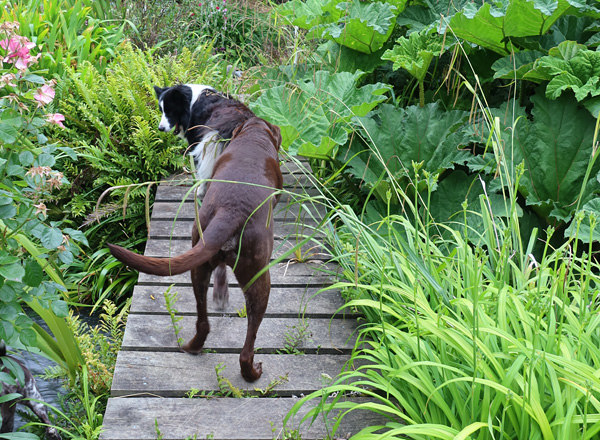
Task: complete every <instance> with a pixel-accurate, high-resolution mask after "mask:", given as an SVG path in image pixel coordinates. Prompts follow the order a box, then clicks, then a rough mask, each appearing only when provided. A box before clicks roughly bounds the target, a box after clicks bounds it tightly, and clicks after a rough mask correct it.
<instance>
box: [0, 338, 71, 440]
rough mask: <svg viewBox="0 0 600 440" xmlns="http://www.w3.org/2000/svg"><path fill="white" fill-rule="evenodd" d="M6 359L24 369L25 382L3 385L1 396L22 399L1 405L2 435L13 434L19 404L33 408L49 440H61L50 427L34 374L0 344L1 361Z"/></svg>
mask: <svg viewBox="0 0 600 440" xmlns="http://www.w3.org/2000/svg"><path fill="white" fill-rule="evenodd" d="M5 358H9V359H10V360H12V361H13V362H15V363H17V364H18V365H19V366H20V367H21V368H22V369H23V373H24V381H23V383H20V381H19V379H15V383H14V384H11V383H5V382H2V383H1V387H2V389H1V391H0V396H5V395H7V394H12V393H17V394H20V395H21V396H22V397H21V398H18V399H15V400H11V401H9V402H4V403H2V405H0V411H1V413H2V428H0V433H7V432H13V430H14V423H15V412H16V409H17V404H18V403H20V404H22V405H26V406H28V407H29V408H31V410H32V411H33V412H34V413H35V415H36V416H37V417H38V418H39V419H40V421H41V422H42V423H44V424H45V425H46V438H47V439H48V440H61V437H60V434H59V433H58V430H57V429H56V428H55V427H53V426H50V419H49V418H48V412H47V411H46V406H45V405H44V404H43V403H41V402H42V401H43V398H42V395H41V394H40V392H39V391H38V389H37V386H36V385H35V378H34V377H33V374H31V371H29V369H28V368H27V367H26V366H25V365H24V364H23V362H21V361H19V360H18V359H15V358H14V357H12V356H7V355H6V346H5V345H4V342H0V359H5ZM2 371H3V372H4V373H10V371H9V369H8V368H6V367H2Z"/></svg>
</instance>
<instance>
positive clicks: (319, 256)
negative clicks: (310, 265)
mask: <svg viewBox="0 0 600 440" xmlns="http://www.w3.org/2000/svg"><path fill="white" fill-rule="evenodd" d="M295 246H296V239H293V240H277V241H275V243H274V247H273V258H279V257H281V256H283V255H284V254H286V253H287V254H289V252H290V250H292V249H293V248H294V247H295ZM191 248H192V240H191V238H189V237H186V238H185V239H184V240H181V239H171V238H169V237H167V238H163V239H156V238H152V239H150V240H148V241H147V242H146V249H145V251H144V255H146V256H150V257H162V256H164V255H173V256H175V255H180V254H183V253H184V252H186V251H189V250H190V249H191ZM297 251H298V252H300V255H302V258H306V259H310V260H319V261H328V260H330V259H331V255H330V254H329V252H328V251H327V250H326V249H325V248H324V247H323V246H322V245H320V243H318V242H314V241H310V242H308V243H306V244H304V245H303V246H302V247H300V248H299V249H297ZM296 258H297V257H296V251H294V252H293V253H291V254H289V255H288V256H287V257H286V261H287V260H296Z"/></svg>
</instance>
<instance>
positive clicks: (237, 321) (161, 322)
mask: <svg viewBox="0 0 600 440" xmlns="http://www.w3.org/2000/svg"><path fill="white" fill-rule="evenodd" d="M304 323H305V325H306V326H307V327H306V330H305V331H304V332H303V334H304V335H305V337H304V338H298V339H299V343H298V344H297V348H298V350H301V351H304V352H305V353H307V354H312V353H317V352H318V353H325V354H327V353H331V354H336V353H339V352H343V353H349V352H350V351H351V349H352V348H353V347H354V340H355V330H356V328H357V325H358V324H357V321H356V319H351V318H349V319H336V320H329V319H321V318H311V319H306V320H304ZM209 324H210V329H211V330H210V334H209V335H208V337H207V339H206V343H205V344H204V347H205V349H207V350H214V351H217V352H220V353H232V352H233V353H239V352H240V351H241V349H242V346H243V345H244V339H245V337H246V327H247V320H246V318H239V317H211V318H210V319H209ZM178 325H179V326H180V327H181V330H180V333H179V337H180V338H183V340H184V341H188V340H189V339H190V338H191V337H192V336H193V335H194V334H195V325H196V317H194V316H183V317H182V319H181V321H179V322H178ZM301 327H302V321H301V320H300V319H299V318H265V319H263V322H262V324H261V326H260V328H259V329H258V335H257V337H256V344H255V346H256V347H257V348H258V349H259V350H258V352H260V353H277V352H278V351H279V350H282V349H283V348H284V347H285V346H286V336H288V337H289V336H298V334H299V330H298V329H299V328H301ZM121 350H142V351H179V347H178V345H177V338H176V337H175V332H174V330H173V325H172V323H171V319H170V317H169V316H166V315H137V314H136V315H130V316H129V318H128V320H127V326H126V328H125V335H124V336H123V344H122V346H121Z"/></svg>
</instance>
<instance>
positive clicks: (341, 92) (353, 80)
mask: <svg viewBox="0 0 600 440" xmlns="http://www.w3.org/2000/svg"><path fill="white" fill-rule="evenodd" d="M361 76H362V73H361V72H356V73H354V74H351V73H348V72H340V73H336V74H330V73H329V72H326V71H319V72H316V73H315V76H314V78H306V79H304V80H300V81H298V83H297V84H296V85H295V86H294V87H286V86H283V85H282V86H277V87H272V88H271V89H269V90H266V91H265V93H263V94H262V95H261V96H260V97H259V98H258V99H257V100H256V101H255V102H253V103H252V104H251V107H252V109H253V110H254V111H255V112H256V113H257V114H258V115H260V116H262V117H264V118H267V119H268V120H269V121H271V122H272V123H274V124H277V125H278V126H279V127H280V128H281V135H282V138H283V142H282V145H283V146H284V147H287V148H288V149H289V152H290V153H291V154H296V153H297V154H301V155H303V156H308V157H315V158H324V159H329V158H333V157H335V155H336V153H337V148H338V146H339V145H343V144H345V143H346V142H347V140H348V133H349V132H350V127H349V125H348V123H349V122H350V120H351V119H352V118H353V117H354V116H364V115H366V114H367V113H368V112H369V111H370V110H371V109H373V108H374V107H375V106H376V105H377V104H378V103H379V102H381V101H383V100H384V99H385V97H384V96H383V94H384V93H385V92H386V91H387V90H388V86H386V85H384V84H381V83H377V84H367V85H365V86H363V87H359V86H358V81H359V78H360V77H361Z"/></svg>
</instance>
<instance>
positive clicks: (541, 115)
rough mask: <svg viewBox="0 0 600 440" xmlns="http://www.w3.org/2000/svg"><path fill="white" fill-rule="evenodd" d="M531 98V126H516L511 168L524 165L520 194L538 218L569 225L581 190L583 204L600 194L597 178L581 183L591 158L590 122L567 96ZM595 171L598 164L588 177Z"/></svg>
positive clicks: (524, 123) (525, 122) (525, 123)
mask: <svg viewBox="0 0 600 440" xmlns="http://www.w3.org/2000/svg"><path fill="white" fill-rule="evenodd" d="M531 99H532V102H533V103H534V107H533V110H532V117H533V121H528V120H526V119H520V120H519V121H518V122H517V124H516V127H515V128H516V133H515V134H516V136H515V147H514V149H513V150H512V151H511V153H512V155H511V158H510V162H509V166H513V167H514V166H516V164H519V163H520V162H522V161H523V162H524V163H525V168H526V172H525V176H524V178H523V179H521V181H520V183H521V187H520V188H519V191H520V192H521V193H522V194H523V196H525V197H526V200H527V204H529V205H533V207H534V209H535V211H536V212H537V213H538V214H539V215H541V216H542V218H544V219H546V220H549V221H550V220H551V218H554V219H557V220H562V221H568V220H569V219H570V217H571V215H572V214H573V209H574V208H575V203H576V202H577V200H578V198H579V196H580V190H581V187H582V185H584V186H585V191H584V193H583V199H581V200H580V203H582V204H583V203H586V202H587V201H589V200H590V198H591V197H593V196H594V194H597V192H598V191H600V183H599V182H598V180H597V179H595V178H594V179H590V181H589V182H582V177H583V176H584V175H585V172H586V169H587V167H588V165H589V163H590V159H591V157H592V153H593V142H592V141H593V138H594V119H593V118H592V117H591V116H590V115H589V113H588V112H587V111H586V110H583V109H581V108H578V107H577V102H576V101H575V100H574V99H573V98H572V97H571V96H566V95H565V96H562V97H560V98H559V99H556V100H549V99H547V98H545V97H543V96H538V95H535V96H533V97H532V98H531ZM598 171H600V163H599V164H596V165H595V166H594V167H593V168H592V170H591V172H592V175H593V176H595V175H596V174H597V173H598Z"/></svg>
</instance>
